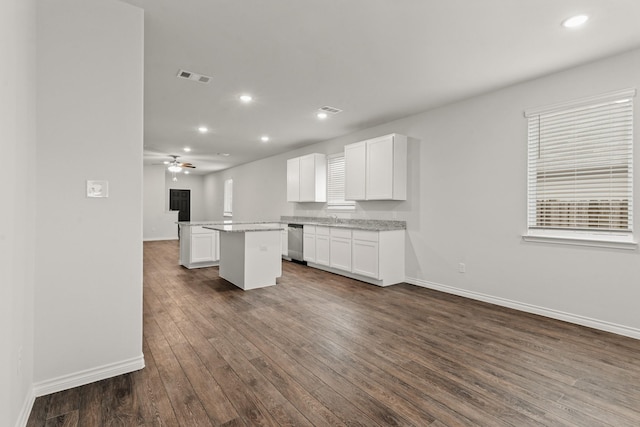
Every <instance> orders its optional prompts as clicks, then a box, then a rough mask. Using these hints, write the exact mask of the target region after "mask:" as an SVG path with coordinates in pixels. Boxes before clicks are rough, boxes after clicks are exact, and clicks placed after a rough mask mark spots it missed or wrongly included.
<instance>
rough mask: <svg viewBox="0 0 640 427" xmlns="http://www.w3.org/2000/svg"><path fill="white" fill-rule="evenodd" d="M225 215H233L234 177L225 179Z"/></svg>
mask: <svg viewBox="0 0 640 427" xmlns="http://www.w3.org/2000/svg"><path fill="white" fill-rule="evenodd" d="M223 210H224V212H223V214H222V215H223V216H232V215H233V179H227V180H225V181H224V208H223Z"/></svg>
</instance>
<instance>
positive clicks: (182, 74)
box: [178, 70, 211, 84]
mask: <svg viewBox="0 0 640 427" xmlns="http://www.w3.org/2000/svg"><path fill="white" fill-rule="evenodd" d="M178 78H180V79H187V80H193V81H196V82H199V83H205V84H206V83H209V82H210V81H211V77H209V76H205V75H204V74H198V73H194V72H191V71H187V70H179V71H178Z"/></svg>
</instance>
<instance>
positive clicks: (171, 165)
mask: <svg viewBox="0 0 640 427" xmlns="http://www.w3.org/2000/svg"><path fill="white" fill-rule="evenodd" d="M169 157H171V158H172V159H173V160H165V161H164V162H162V163H156V164H158V165H159V164H163V165H166V166H167V170H168V171H169V172H171V174H172V175H173V178H172V181H174V182H175V181H177V180H178V177H177V176H176V174H177V173H180V172H182V169H183V168H189V169H195V168H196V167H195V166H193V165H192V164H191V163H189V162H179V161H178V157H180V156H176V155H173V154H170V155H169ZM184 173H189V172H188V171H184Z"/></svg>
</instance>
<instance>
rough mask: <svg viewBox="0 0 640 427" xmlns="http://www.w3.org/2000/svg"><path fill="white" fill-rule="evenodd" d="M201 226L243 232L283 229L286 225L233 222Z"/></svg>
mask: <svg viewBox="0 0 640 427" xmlns="http://www.w3.org/2000/svg"><path fill="white" fill-rule="evenodd" d="M203 228H206V229H209V230H216V231H224V232H231V233H245V232H248V231H276V230H284V229H285V228H286V227H285V226H284V225H282V224H278V223H277V222H276V223H243V224H240V223H235V224H209V225H204V226H203Z"/></svg>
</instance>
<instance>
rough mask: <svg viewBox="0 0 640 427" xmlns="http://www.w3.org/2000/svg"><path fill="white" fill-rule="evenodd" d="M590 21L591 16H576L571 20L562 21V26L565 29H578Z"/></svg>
mask: <svg viewBox="0 0 640 427" xmlns="http://www.w3.org/2000/svg"><path fill="white" fill-rule="evenodd" d="M588 20H589V16H587V15H576V16H572V17H571V18H567V19H565V20H564V21H562V26H563V27H565V28H577V27H579V26H581V25H582V24H584V23H585V22H587V21H588Z"/></svg>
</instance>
